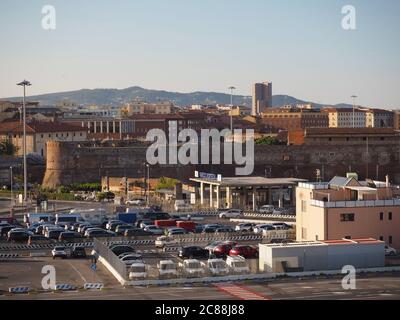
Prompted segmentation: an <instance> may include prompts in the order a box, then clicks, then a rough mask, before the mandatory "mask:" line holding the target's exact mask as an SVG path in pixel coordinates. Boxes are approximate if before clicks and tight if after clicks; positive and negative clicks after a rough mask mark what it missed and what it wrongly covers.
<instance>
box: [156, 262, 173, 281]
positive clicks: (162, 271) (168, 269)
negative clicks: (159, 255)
mask: <svg viewBox="0 0 400 320" xmlns="http://www.w3.org/2000/svg"><path fill="white" fill-rule="evenodd" d="M157 269H158V273H159V275H160V277H161V278H169V277H171V278H172V277H176V276H178V269H177V265H176V263H174V262H173V261H172V260H162V261H160V262H159V263H158V264H157Z"/></svg>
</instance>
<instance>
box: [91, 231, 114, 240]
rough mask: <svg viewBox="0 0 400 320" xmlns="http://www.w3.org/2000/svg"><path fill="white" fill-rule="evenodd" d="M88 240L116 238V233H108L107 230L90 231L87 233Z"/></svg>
mask: <svg viewBox="0 0 400 320" xmlns="http://www.w3.org/2000/svg"><path fill="white" fill-rule="evenodd" d="M86 237H87V238H111V237H115V233H114V232H110V231H106V230H98V229H95V230H89V231H88V232H87V236H86Z"/></svg>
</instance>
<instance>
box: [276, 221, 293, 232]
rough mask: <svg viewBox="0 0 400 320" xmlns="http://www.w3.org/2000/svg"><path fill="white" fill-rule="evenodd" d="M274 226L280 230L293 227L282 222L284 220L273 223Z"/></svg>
mask: <svg viewBox="0 0 400 320" xmlns="http://www.w3.org/2000/svg"><path fill="white" fill-rule="evenodd" d="M272 225H273V226H274V227H275V228H277V229H280V230H290V229H293V226H291V225H290V224H287V223H284V222H278V223H273V224H272Z"/></svg>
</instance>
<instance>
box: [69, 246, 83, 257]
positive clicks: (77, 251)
mask: <svg viewBox="0 0 400 320" xmlns="http://www.w3.org/2000/svg"><path fill="white" fill-rule="evenodd" d="M71 258H86V250H85V248H83V247H74V248H73V249H72V251H71Z"/></svg>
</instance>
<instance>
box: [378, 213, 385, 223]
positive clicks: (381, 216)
mask: <svg viewBox="0 0 400 320" xmlns="http://www.w3.org/2000/svg"><path fill="white" fill-rule="evenodd" d="M383 216H384V214H383V212H381V213H380V214H379V219H380V220H381V221H383Z"/></svg>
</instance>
